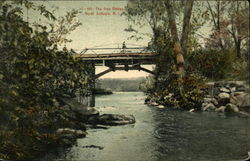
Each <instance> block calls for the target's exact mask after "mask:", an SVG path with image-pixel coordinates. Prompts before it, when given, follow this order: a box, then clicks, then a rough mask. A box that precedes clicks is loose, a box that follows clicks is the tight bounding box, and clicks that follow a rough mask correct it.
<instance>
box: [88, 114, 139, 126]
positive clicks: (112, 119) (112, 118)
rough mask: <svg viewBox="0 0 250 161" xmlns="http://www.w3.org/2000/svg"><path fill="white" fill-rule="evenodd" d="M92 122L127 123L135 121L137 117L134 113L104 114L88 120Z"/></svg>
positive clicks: (104, 123)
mask: <svg viewBox="0 0 250 161" xmlns="http://www.w3.org/2000/svg"><path fill="white" fill-rule="evenodd" d="M88 123H90V124H100V125H110V126H115V125H126V124H133V123H135V117H134V116H133V115H127V116H125V115H120V114H103V115H100V116H93V117H90V118H89V120H88Z"/></svg>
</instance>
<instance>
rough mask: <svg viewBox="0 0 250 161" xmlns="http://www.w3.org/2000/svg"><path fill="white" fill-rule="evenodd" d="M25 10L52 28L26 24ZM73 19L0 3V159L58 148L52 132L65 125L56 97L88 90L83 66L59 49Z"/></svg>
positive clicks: (41, 9) (31, 6) (22, 3)
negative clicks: (47, 22) (45, 21)
mask: <svg viewBox="0 0 250 161" xmlns="http://www.w3.org/2000/svg"><path fill="white" fill-rule="evenodd" d="M24 9H28V10H32V11H33V12H36V13H37V14H38V15H40V16H42V17H43V18H45V19H47V20H49V21H50V22H51V24H42V23H39V24H38V23H37V22H32V23H30V22H27V21H26V20H25V18H24V15H23V12H24ZM76 15H77V12H76V11H75V10H73V11H69V12H68V13H67V14H66V15H65V17H64V16H61V17H55V16H54V15H53V14H52V13H51V12H50V11H48V10H46V8H45V6H43V5H39V6H37V5H34V4H33V3H32V2H29V1H19V0H17V1H1V2H0V39H1V41H0V50H1V58H0V61H1V63H0V88H1V90H0V122H1V124H0V144H1V146H0V158H2V159H10V160H26V159H29V158H32V157H34V156H35V155H37V154H39V153H41V152H42V151H44V150H46V148H47V147H49V146H53V145H56V144H58V143H57V138H56V136H55V134H54V131H55V130H56V129H57V128H58V127H60V126H65V125H66V124H69V121H68V120H67V119H65V115H67V113H62V111H61V110H60V107H58V103H57V102H56V98H57V97H58V96H60V95H62V94H67V95H74V93H75V91H76V90H79V89H80V91H87V90H88V85H87V82H88V77H87V74H88V73H87V69H88V65H87V64H83V63H82V62H79V61H77V60H74V59H73V55H74V53H75V52H74V51H73V50H68V49H66V48H62V49H59V48H58V45H59V44H60V43H65V42H67V41H69V40H67V39H66V38H65V35H67V34H69V33H70V32H71V31H73V30H74V29H75V28H76V27H77V26H79V25H80V24H79V22H75V23H73V22H72V21H73V20H74V19H75V17H76ZM57 24H58V25H57ZM83 69H86V70H83ZM84 94H87V92H82V95H84ZM30 154H32V155H30ZM33 155H34V156H33Z"/></svg>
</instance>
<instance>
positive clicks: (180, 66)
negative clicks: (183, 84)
mask: <svg viewBox="0 0 250 161" xmlns="http://www.w3.org/2000/svg"><path fill="white" fill-rule="evenodd" d="M165 6H166V9H167V13H168V17H169V18H168V21H169V22H168V23H169V28H170V32H171V36H172V39H173V43H174V53H175V56H176V64H177V74H179V76H180V77H182V76H184V73H185V69H184V63H185V62H184V58H183V51H182V49H181V45H180V41H179V38H178V33H177V27H176V22H175V14H174V12H173V7H172V5H171V2H170V0H166V1H165Z"/></svg>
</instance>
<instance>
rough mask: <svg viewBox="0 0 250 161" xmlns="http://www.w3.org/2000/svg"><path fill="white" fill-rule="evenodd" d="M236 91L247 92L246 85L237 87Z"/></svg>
mask: <svg viewBox="0 0 250 161" xmlns="http://www.w3.org/2000/svg"><path fill="white" fill-rule="evenodd" d="M236 91H242V92H245V91H246V88H245V86H244V85H237V86H236Z"/></svg>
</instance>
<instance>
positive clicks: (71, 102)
mask: <svg viewBox="0 0 250 161" xmlns="http://www.w3.org/2000/svg"><path fill="white" fill-rule="evenodd" d="M60 100H61V101H62V102H63V103H64V104H66V105H68V106H69V107H70V109H71V110H72V111H74V112H75V114H76V115H77V116H78V117H79V118H81V117H85V116H87V117H89V116H93V115H99V112H98V111H97V110H96V109H95V108H94V107H88V106H84V105H83V104H81V103H79V102H78V101H77V100H76V99H72V98H63V97H61V98H60Z"/></svg>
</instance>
